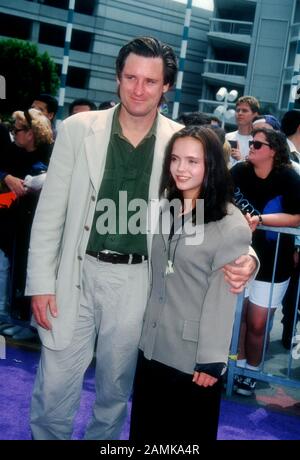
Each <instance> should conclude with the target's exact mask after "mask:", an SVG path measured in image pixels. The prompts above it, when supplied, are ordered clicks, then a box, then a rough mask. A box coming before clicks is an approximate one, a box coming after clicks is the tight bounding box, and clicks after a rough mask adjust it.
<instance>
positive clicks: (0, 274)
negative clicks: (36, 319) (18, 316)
mask: <svg viewBox="0 0 300 460" xmlns="http://www.w3.org/2000/svg"><path fill="white" fill-rule="evenodd" d="M9 267H10V263H9V259H8V257H6V255H5V253H4V252H3V251H2V250H1V249H0V321H5V320H7V319H8V318H9V313H8V306H9Z"/></svg>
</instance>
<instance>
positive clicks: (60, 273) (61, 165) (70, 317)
mask: <svg viewBox="0 0 300 460" xmlns="http://www.w3.org/2000/svg"><path fill="white" fill-rule="evenodd" d="M116 108H117V106H116V107H114V108H112V109H109V110H104V111H92V112H83V113H79V114H77V115H73V116H72V117H69V118H67V119H66V120H65V121H63V122H62V124H61V125H60V128H59V133H58V136H57V139H56V142H55V146H54V150H53V154H52V158H51V162H50V166H49V169H48V173H47V179H46V182H45V184H44V187H43V190H42V193H41V197H40V200H39V203H38V207H37V210H36V214H35V218H34V222H33V226H32V233H31V242H30V249H29V260H28V269H27V286H26V294H27V295H37V294H56V300H57V305H58V309H59V315H58V317H57V318H52V317H51V318H49V319H50V321H51V323H52V325H53V327H52V330H51V331H46V330H45V329H43V328H39V333H40V336H41V339H42V342H43V344H44V345H45V346H46V347H48V348H51V349H53V350H61V349H63V348H65V347H67V346H68V344H69V343H70V341H71V340H72V334H73V331H74V327H75V324H76V319H77V311H78V307H79V299H80V289H81V277H82V262H83V259H84V256H85V251H86V247H87V243H88V240H89V235H90V229H91V226H92V222H93V216H94V212H95V207H96V202H97V194H98V190H99V187H100V184H101V180H102V177H103V173H104V167H105V160H106V154H107V147H108V143H109V139H110V132H111V125H112V119H113V113H114V110H116ZM181 127H182V126H181V125H179V124H178V123H175V122H173V121H172V120H169V119H168V118H166V117H164V116H162V115H161V114H159V115H158V125H157V133H156V142H155V149H154V158H153V168H152V175H151V179H150V187H149V199H150V200H155V199H157V198H158V187H159V180H160V175H161V169H162V160H163V155H164V151H165V147H166V144H167V142H168V141H169V139H170V137H171V136H172V134H173V133H174V132H175V131H178V130H179V129H180V128H181ZM151 242H152V234H151V232H149V234H148V247H149V253H150V251H151Z"/></svg>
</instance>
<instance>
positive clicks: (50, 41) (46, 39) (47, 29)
mask: <svg viewBox="0 0 300 460" xmlns="http://www.w3.org/2000/svg"><path fill="white" fill-rule="evenodd" d="M65 34H66V29H65V27H61V26H53V25H51V24H44V23H41V24H40V35H39V41H40V43H44V44H45V45H52V46H60V47H62V48H63V47H64V44H65Z"/></svg>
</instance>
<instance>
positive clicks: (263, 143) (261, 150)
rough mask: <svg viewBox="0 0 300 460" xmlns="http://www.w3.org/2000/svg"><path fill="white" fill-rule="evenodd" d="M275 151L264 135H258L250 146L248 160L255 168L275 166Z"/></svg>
mask: <svg viewBox="0 0 300 460" xmlns="http://www.w3.org/2000/svg"><path fill="white" fill-rule="evenodd" d="M274 156H275V151H274V150H273V149H272V148H271V147H270V145H269V143H268V141H267V139H266V136H265V134H264V133H256V134H255V136H254V137H253V141H252V145H250V150H249V155H248V160H249V161H250V162H251V163H252V164H253V165H254V166H263V165H266V166H271V167H272V166H273V161H274Z"/></svg>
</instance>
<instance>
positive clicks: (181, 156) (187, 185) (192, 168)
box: [170, 137, 205, 198]
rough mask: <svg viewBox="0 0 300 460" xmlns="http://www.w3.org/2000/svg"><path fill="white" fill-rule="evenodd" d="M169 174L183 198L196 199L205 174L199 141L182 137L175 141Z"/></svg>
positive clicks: (203, 156)
mask: <svg viewBox="0 0 300 460" xmlns="http://www.w3.org/2000/svg"><path fill="white" fill-rule="evenodd" d="M170 172H171V174H172V177H173V179H174V181H175V183H176V187H177V188H178V189H179V190H181V191H182V194H183V197H184V198H197V197H198V196H199V192H200V189H201V186H202V182H203V178H204V174H205V155H204V150H203V146H202V144H201V142H200V141H198V140H196V139H194V138H193V137H183V138H179V139H177V140H176V141H175V143H174V145H173V150H172V153H171V164H170Z"/></svg>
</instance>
